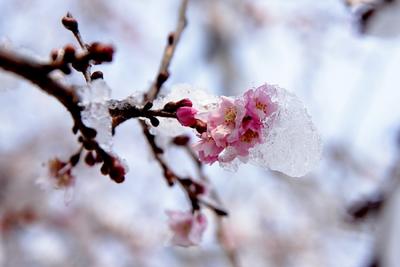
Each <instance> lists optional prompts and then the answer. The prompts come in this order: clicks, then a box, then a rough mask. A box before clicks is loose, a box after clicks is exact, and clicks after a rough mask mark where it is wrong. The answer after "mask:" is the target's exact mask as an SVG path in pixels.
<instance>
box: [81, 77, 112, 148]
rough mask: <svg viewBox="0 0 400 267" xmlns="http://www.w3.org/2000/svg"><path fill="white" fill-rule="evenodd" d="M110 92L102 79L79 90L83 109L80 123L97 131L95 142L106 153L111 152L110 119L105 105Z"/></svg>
mask: <svg viewBox="0 0 400 267" xmlns="http://www.w3.org/2000/svg"><path fill="white" fill-rule="evenodd" d="M110 92H111V90H110V88H109V87H108V85H107V84H106V83H105V82H104V80H102V79H97V80H94V81H93V82H91V83H90V84H89V85H88V86H86V87H84V88H81V90H80V95H81V99H82V102H81V103H82V105H84V107H85V109H84V110H83V112H82V121H83V123H84V124H85V125H86V126H87V127H90V128H94V129H95V130H96V131H97V135H96V141H97V142H98V143H99V144H100V146H101V147H102V148H103V149H105V150H106V151H111V147H112V140H111V138H112V133H111V127H112V118H111V116H110V113H109V111H108V105H107V100H109V98H110Z"/></svg>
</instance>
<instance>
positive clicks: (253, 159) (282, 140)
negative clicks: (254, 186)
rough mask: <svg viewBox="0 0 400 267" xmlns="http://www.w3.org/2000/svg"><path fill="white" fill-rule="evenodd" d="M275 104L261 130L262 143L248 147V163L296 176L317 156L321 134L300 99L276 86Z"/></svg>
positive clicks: (300, 174) (319, 150)
mask: <svg viewBox="0 0 400 267" xmlns="http://www.w3.org/2000/svg"><path fill="white" fill-rule="evenodd" d="M276 101H277V103H278V104H279V108H278V111H277V113H276V116H274V117H272V118H271V120H270V121H267V122H266V123H267V124H269V125H268V126H267V127H266V128H265V130H264V135H265V143H264V144H261V145H258V146H255V147H254V148H253V149H251V150H250V159H249V162H250V163H254V164H256V165H259V166H261V167H264V168H269V169H271V170H275V171H279V172H282V173H284V174H286V175H289V176H292V177H300V176H304V175H305V174H307V173H308V172H309V171H311V170H312V169H313V168H314V167H315V166H316V165H317V163H318V162H319V160H320V158H321V151H322V144H321V138H320V136H319V134H318V132H317V130H316V128H315V126H314V124H313V123H312V121H311V117H310V116H309V115H308V113H307V110H306V109H305V107H304V105H303V103H302V102H301V101H300V100H299V99H298V97H297V96H295V95H294V94H292V93H290V92H288V91H286V90H285V89H282V88H279V87H276Z"/></svg>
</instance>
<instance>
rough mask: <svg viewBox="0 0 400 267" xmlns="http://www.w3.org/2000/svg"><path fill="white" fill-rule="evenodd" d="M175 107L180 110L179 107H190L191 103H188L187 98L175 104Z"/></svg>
mask: <svg viewBox="0 0 400 267" xmlns="http://www.w3.org/2000/svg"><path fill="white" fill-rule="evenodd" d="M176 105H177V106H178V108H180V107H192V106H193V103H192V101H190V99H189V98H184V99H182V100H179V101H178V102H176Z"/></svg>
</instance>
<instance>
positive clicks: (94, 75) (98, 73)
mask: <svg viewBox="0 0 400 267" xmlns="http://www.w3.org/2000/svg"><path fill="white" fill-rule="evenodd" d="M90 79H92V80H97V79H104V76H103V72H101V71H95V72H93V73H92V75H91V76H90Z"/></svg>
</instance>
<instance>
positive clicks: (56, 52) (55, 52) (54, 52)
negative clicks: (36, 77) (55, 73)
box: [50, 49, 60, 61]
mask: <svg viewBox="0 0 400 267" xmlns="http://www.w3.org/2000/svg"><path fill="white" fill-rule="evenodd" d="M59 53H60V51H59V50H58V49H53V50H51V52H50V58H51V60H52V61H56V60H57V58H58V55H59Z"/></svg>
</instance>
